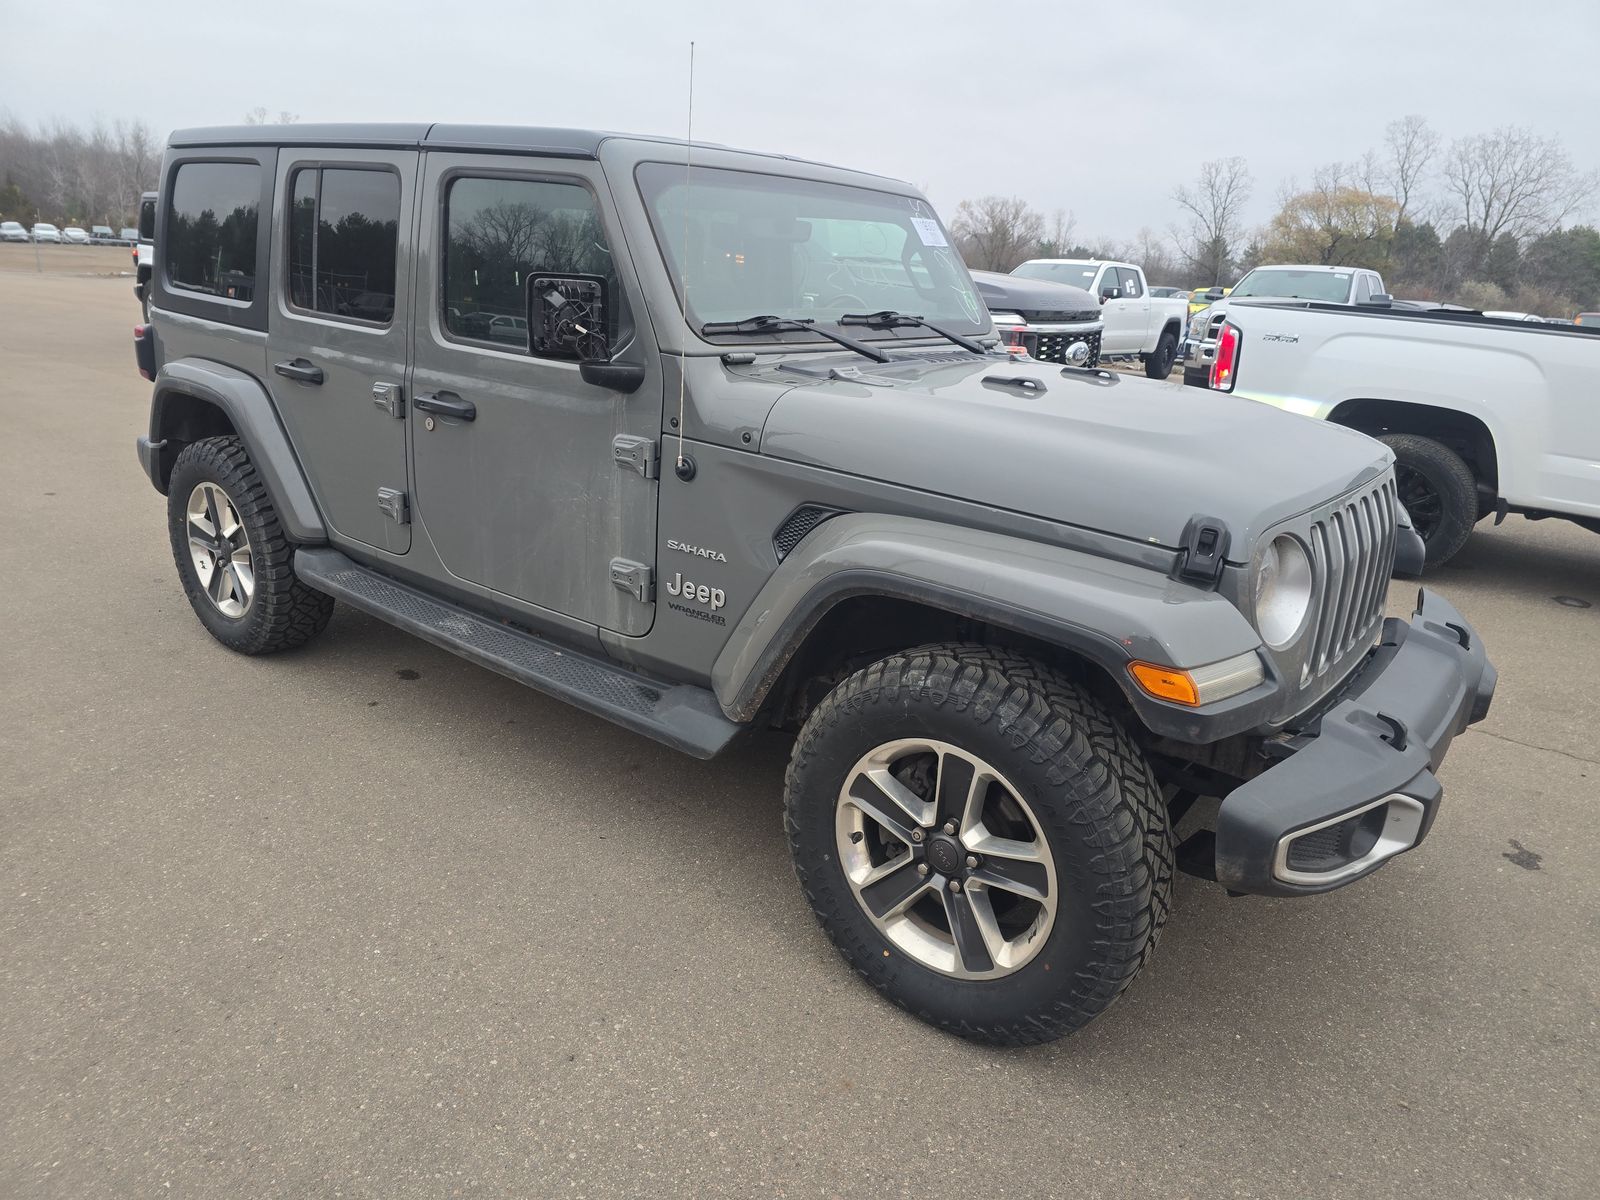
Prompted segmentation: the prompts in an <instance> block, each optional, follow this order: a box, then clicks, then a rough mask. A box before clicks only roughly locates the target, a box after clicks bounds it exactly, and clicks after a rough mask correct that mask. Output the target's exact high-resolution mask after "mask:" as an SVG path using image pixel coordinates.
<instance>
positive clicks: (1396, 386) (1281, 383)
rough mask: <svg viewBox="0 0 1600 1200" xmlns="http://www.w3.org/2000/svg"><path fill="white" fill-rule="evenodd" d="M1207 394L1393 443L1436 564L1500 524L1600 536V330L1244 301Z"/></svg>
mask: <svg viewBox="0 0 1600 1200" xmlns="http://www.w3.org/2000/svg"><path fill="white" fill-rule="evenodd" d="M1207 384H1208V386H1210V387H1211V388H1214V389H1216V390H1219V391H1226V392H1233V393H1234V394H1236V395H1240V396H1245V397H1248V398H1249V399H1252V400H1260V401H1263V402H1265V403H1267V404H1273V405H1276V406H1277V407H1279V408H1285V409H1288V410H1290V411H1291V412H1297V413H1303V414H1304V415H1306V416H1310V417H1318V418H1321V419H1323V420H1327V421H1332V422H1334V423H1336V424H1339V425H1345V426H1348V427H1349V428H1351V429H1357V430H1360V431H1361V432H1363V433H1367V434H1370V435H1371V436H1373V437H1376V438H1378V439H1379V440H1381V441H1383V442H1385V443H1387V444H1388V446H1389V447H1390V449H1392V450H1393V451H1394V454H1395V478H1396V482H1397V483H1398V485H1399V489H1400V499H1401V501H1402V503H1404V504H1405V506H1406V510H1407V511H1408V512H1409V513H1410V515H1411V520H1412V523H1413V524H1414V525H1415V527H1416V530H1417V532H1418V533H1420V534H1421V535H1422V538H1423V541H1424V542H1425V543H1426V545H1427V549H1428V558H1427V561H1428V565H1430V566H1435V565H1437V564H1439V563H1442V562H1445V561H1446V560H1448V559H1449V558H1450V557H1451V556H1453V555H1454V554H1455V553H1456V552H1457V551H1458V550H1460V549H1461V547H1462V546H1463V545H1465V544H1466V540H1467V537H1468V535H1469V534H1470V533H1471V532H1472V527H1473V526H1474V525H1475V524H1477V523H1478V522H1479V521H1480V520H1482V519H1483V518H1484V517H1486V516H1488V515H1489V514H1491V513H1495V514H1497V520H1500V519H1504V516H1505V514H1506V513H1508V512H1515V513H1522V514H1524V515H1526V516H1529V517H1532V518H1535V519H1538V518H1541V517H1565V518H1567V519H1568V520H1571V521H1574V522H1576V523H1577V524H1579V525H1582V526H1583V527H1584V528H1586V529H1590V530H1592V531H1594V532H1596V533H1600V404H1597V403H1596V402H1595V390H1596V387H1597V386H1600V329H1590V328H1588V327H1585V326H1581V325H1545V324H1529V323H1527V322H1523V321H1507V320H1501V319H1498V318H1495V317H1488V316H1485V315H1483V314H1482V313H1475V312H1453V311H1445V310H1438V309H1436V310H1431V311H1430V310H1423V311H1417V310H1408V309H1400V308H1390V307H1386V306H1384V305H1382V304H1381V303H1380V304H1377V305H1366V306H1360V307H1353V308H1352V307H1346V306H1343V305H1337V304H1322V303H1303V302H1291V301H1283V300H1240V299H1239V298H1238V297H1237V296H1234V297H1232V298H1231V300H1230V303H1229V306H1228V313H1227V317H1226V319H1225V320H1224V321H1223V322H1222V324H1221V326H1220V327H1219V330H1218V336H1217V339H1216V355H1215V359H1214V361H1213V362H1212V364H1211V369H1210V376H1209V379H1208V381H1207ZM1353 532H1354V534H1355V536H1356V537H1357V538H1359V537H1360V536H1361V531H1360V530H1354V531H1353Z"/></svg>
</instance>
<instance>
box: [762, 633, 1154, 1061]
mask: <svg viewBox="0 0 1600 1200" xmlns="http://www.w3.org/2000/svg"><path fill="white" fill-rule="evenodd" d="M785 804H786V823H787V827H788V832H789V843H790V848H791V851H792V852H793V855H794V862H795V870H796V873H797V874H798V875H799V877H800V883H801V887H802V888H803V889H804V891H805V894H806V897H807V899H808V900H809V901H810V903H811V906H812V909H813V910H814V911H815V912H816V914H817V917H818V919H819V920H820V921H821V922H822V925H823V928H824V929H825V930H826V931H827V933H828V935H829V936H830V937H831V938H832V939H833V942H834V944H835V945H836V946H837V947H838V948H839V950H840V951H841V952H842V953H843V954H844V956H845V958H846V959H847V960H849V962H850V963H851V965H852V966H853V967H854V968H855V969H856V971H857V972H859V973H860V974H861V975H862V976H863V977H864V978H865V979H866V980H867V981H868V982H869V983H871V984H872V985H873V986H874V987H875V988H877V989H878V990H879V991H880V992H882V993H883V994H884V995H885V996H887V997H888V998H889V999H891V1000H893V1001H894V1002H895V1003H896V1004H898V1005H900V1006H901V1007H902V1008H905V1009H907V1010H908V1011H910V1012H912V1013H913V1014H915V1015H916V1016H918V1017H920V1018H922V1019H923V1020H925V1021H928V1022H930V1023H931V1024H933V1025H936V1026H938V1027H940V1028H942V1029H946V1030H949V1031H950V1032H952V1033H957V1034H960V1035H961V1036H963V1037H968V1038H972V1039H974V1040H978V1041H985V1042H992V1043H997V1044H1002V1045H1022V1044H1026V1043H1032V1042H1042V1041H1048V1040H1050V1039H1052V1038H1056V1037H1060V1036H1061V1035H1063V1034H1066V1033H1070V1032H1072V1031H1073V1030H1076V1029H1078V1028H1080V1027H1081V1026H1083V1025H1084V1024H1086V1023H1087V1022H1088V1021H1090V1020H1092V1019H1093V1018H1094V1017H1095V1016H1097V1015H1098V1014H1099V1013H1101V1012H1103V1011H1104V1010H1105V1009H1106V1008H1107V1007H1108V1006H1109V1005H1110V1004H1111V1003H1112V1001H1114V1000H1115V999H1116V998H1117V996H1118V995H1120V994H1121V993H1122V991H1123V989H1124V988H1126V987H1127V986H1128V984H1129V983H1130V982H1131V981H1132V979H1133V977H1134V975H1135V974H1137V973H1138V971H1139V969H1140V967H1142V966H1143V964H1144V962H1145V960H1146V959H1147V958H1148V957H1149V955H1150V952H1151V950H1152V948H1153V947H1154V945H1155V942H1156V938H1157V935H1158V934H1159V933H1160V930H1161V926H1162V924H1163V923H1164V922H1165V920H1166V917H1167V911H1168V908H1169V905H1170V901H1171V887H1172V870H1173V858H1172V837H1171V830H1170V828H1169V825H1168V821H1167V813H1166V808H1165V805H1164V804H1163V802H1162V797H1161V792H1160V789H1159V787H1158V786H1157V784H1156V782H1155V778H1154V776H1153V775H1152V773H1151V770H1150V766H1149V764H1148V762H1147V761H1146V760H1145V757H1144V755H1143V754H1142V753H1141V752H1140V750H1139V748H1138V747H1137V746H1135V745H1134V744H1133V742H1132V741H1131V740H1130V739H1129V737H1128V736H1127V734H1126V733H1125V732H1124V731H1123V730H1122V729H1121V727H1120V726H1119V725H1118V724H1117V722H1116V721H1115V720H1114V719H1113V718H1112V717H1111V716H1110V714H1109V713H1108V712H1107V711H1106V710H1105V708H1104V707H1103V706H1102V705H1101V704H1100V703H1099V702H1098V701H1096V700H1095V699H1094V698H1093V697H1092V696H1091V695H1089V694H1088V693H1087V692H1085V691H1084V690H1083V689H1081V688H1079V687H1078V686H1077V685H1076V684H1074V683H1072V682H1071V681H1070V680H1068V679H1066V678H1065V677H1063V676H1061V675H1059V674H1057V673H1056V672H1054V671H1052V670H1050V669H1048V668H1046V667H1044V666H1041V665H1040V664H1038V663H1035V662H1033V661H1032V660H1030V659H1027V658H1025V657H1023V656H1022V655H1020V654H1016V653H1012V652H1009V651H1005V650H999V649H995V648H992V647H985V646H973V645H950V646H932V647H926V648H923V649H919V650H912V651H908V652H906V653H904V654H898V655H895V656H893V657H891V658H887V659H884V660H883V661H881V662H878V663H875V664H873V665H872V666H869V667H866V668H864V669H863V670H861V671H858V672H857V673H856V674H854V675H852V676H851V677H850V678H848V679H846V680H845V681H844V682H843V683H841V684H840V685H839V686H838V687H836V688H835V689H834V690H833V691H832V692H831V693H829V695H828V696H827V697H826V698H825V699H824V700H823V702H822V703H821V704H820V705H818V707H817V709H816V710H815V711H814V712H813V713H812V715H811V717H810V719H809V720H808V721H807V722H806V724H805V727H804V729H803V730H802V731H801V733H800V737H799V739H798V741H797V742H796V745H795V750H794V757H793V758H792V760H791V762H790V765H789V774H788V781H787V789H786V798H785Z"/></svg>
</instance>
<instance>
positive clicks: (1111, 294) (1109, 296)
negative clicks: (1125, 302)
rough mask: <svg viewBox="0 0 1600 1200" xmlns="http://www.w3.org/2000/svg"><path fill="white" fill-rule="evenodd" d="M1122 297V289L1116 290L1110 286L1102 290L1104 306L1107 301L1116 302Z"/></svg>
mask: <svg viewBox="0 0 1600 1200" xmlns="http://www.w3.org/2000/svg"><path fill="white" fill-rule="evenodd" d="M1121 295H1122V289H1121V288H1115V287H1109V286H1108V287H1103V288H1101V289H1100V303H1101V304H1104V303H1105V302H1106V301H1107V300H1115V299H1117V298H1118V297H1120V296H1121Z"/></svg>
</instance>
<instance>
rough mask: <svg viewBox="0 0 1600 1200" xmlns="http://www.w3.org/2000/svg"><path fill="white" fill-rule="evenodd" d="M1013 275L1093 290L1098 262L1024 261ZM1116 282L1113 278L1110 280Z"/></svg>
mask: <svg viewBox="0 0 1600 1200" xmlns="http://www.w3.org/2000/svg"><path fill="white" fill-rule="evenodd" d="M1011 273H1012V274H1013V275H1021V276H1022V277H1023V278H1024V279H1048V280H1049V281H1050V282H1051V283H1070V284H1071V285H1072V286H1073V287H1080V288H1082V289H1083V290H1084V291H1086V292H1090V291H1093V290H1094V277H1095V276H1096V275H1098V274H1099V273H1100V264H1099V263H1083V262H1025V263H1023V264H1022V265H1021V266H1020V267H1018V268H1017V269H1016V270H1015V271H1012V272H1011ZM1112 282H1113V283H1115V282H1116V280H1115V279H1113V280H1112Z"/></svg>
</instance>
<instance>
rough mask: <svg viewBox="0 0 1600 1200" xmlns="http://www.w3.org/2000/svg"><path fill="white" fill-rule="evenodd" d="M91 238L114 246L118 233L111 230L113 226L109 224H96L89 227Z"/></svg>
mask: <svg viewBox="0 0 1600 1200" xmlns="http://www.w3.org/2000/svg"><path fill="white" fill-rule="evenodd" d="M89 240H90V241H92V242H96V243H100V244H104V245H107V246H114V245H116V243H117V235H116V234H115V233H113V232H112V231H111V226H109V225H95V226H92V227H91V228H90V229H89Z"/></svg>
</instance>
